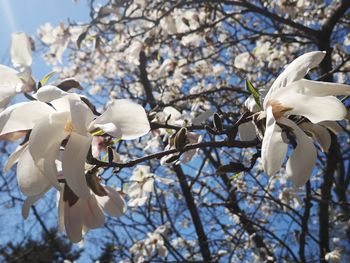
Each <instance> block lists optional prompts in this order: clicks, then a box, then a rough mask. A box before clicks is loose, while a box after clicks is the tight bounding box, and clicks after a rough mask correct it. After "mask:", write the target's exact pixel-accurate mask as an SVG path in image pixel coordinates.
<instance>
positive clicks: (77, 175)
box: [62, 132, 92, 199]
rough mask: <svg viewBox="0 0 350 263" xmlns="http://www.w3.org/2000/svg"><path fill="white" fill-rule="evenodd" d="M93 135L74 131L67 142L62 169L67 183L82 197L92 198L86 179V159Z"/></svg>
mask: <svg viewBox="0 0 350 263" xmlns="http://www.w3.org/2000/svg"><path fill="white" fill-rule="evenodd" d="M91 141H92V137H91V136H89V135H85V136H84V135H80V134H78V133H75V132H73V133H72V134H71V135H70V137H69V139H68V142H67V145H66V147H65V150H64V152H63V158H62V170H63V174H64V176H65V179H66V181H67V184H68V185H69V187H70V188H71V189H72V191H73V192H74V193H75V194H76V195H77V196H78V197H80V198H83V199H88V198H90V195H91V194H90V190H89V188H88V185H87V182H86V179H85V160H86V157H87V154H88V151H89V148H90V145H91Z"/></svg>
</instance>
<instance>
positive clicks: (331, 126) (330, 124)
mask: <svg viewBox="0 0 350 263" xmlns="http://www.w3.org/2000/svg"><path fill="white" fill-rule="evenodd" d="M318 124H320V125H322V126H323V127H326V128H327V129H328V130H330V131H331V132H333V133H334V134H338V133H342V132H344V129H343V127H342V126H340V125H339V124H338V123H337V122H335V121H321V122H319V123H318Z"/></svg>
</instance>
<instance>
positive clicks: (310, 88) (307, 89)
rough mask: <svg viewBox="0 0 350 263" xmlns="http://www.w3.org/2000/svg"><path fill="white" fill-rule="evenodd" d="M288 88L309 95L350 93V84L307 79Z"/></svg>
mask: <svg viewBox="0 0 350 263" xmlns="http://www.w3.org/2000/svg"><path fill="white" fill-rule="evenodd" d="M286 89H289V90H293V91H295V92H298V93H301V94H304V95H309V96H331V95H333V96H341V95H350V86H349V85H345V84H338V83H331V82H323V81H314V80H307V79H301V80H298V81H296V82H294V83H292V84H291V85H289V86H288V87H286Z"/></svg>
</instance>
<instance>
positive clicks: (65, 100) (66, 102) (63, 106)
mask: <svg viewBox="0 0 350 263" xmlns="http://www.w3.org/2000/svg"><path fill="white" fill-rule="evenodd" d="M70 100H78V101H80V97H79V96H78V95H77V94H75V93H67V95H66V96H63V97H62V98H58V99H55V100H52V101H51V102H50V104H51V105H52V106H53V107H54V108H55V109H56V111H58V112H64V111H66V112H69V111H70Z"/></svg>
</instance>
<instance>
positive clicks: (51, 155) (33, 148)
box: [29, 112, 69, 189]
mask: <svg viewBox="0 0 350 263" xmlns="http://www.w3.org/2000/svg"><path fill="white" fill-rule="evenodd" d="M68 117H69V113H68V112H59V113H52V114H50V115H49V116H47V117H45V118H42V119H41V120H40V121H38V122H37V124H36V125H35V126H34V128H33V130H32V132H31V134H30V137H29V151H30V153H31V155H32V157H33V160H34V161H35V163H36V165H37V166H38V167H39V169H40V170H41V171H42V172H43V173H44V174H45V176H47V178H48V179H49V180H50V181H51V183H52V185H53V186H55V187H56V188H57V189H60V185H59V183H58V181H57V176H58V173H57V167H56V164H55V160H56V159H57V158H58V155H59V151H60V146H61V143H62V141H63V140H64V139H65V138H66V137H67V133H66V132H65V131H64V128H65V125H66V123H67V119H68Z"/></svg>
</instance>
